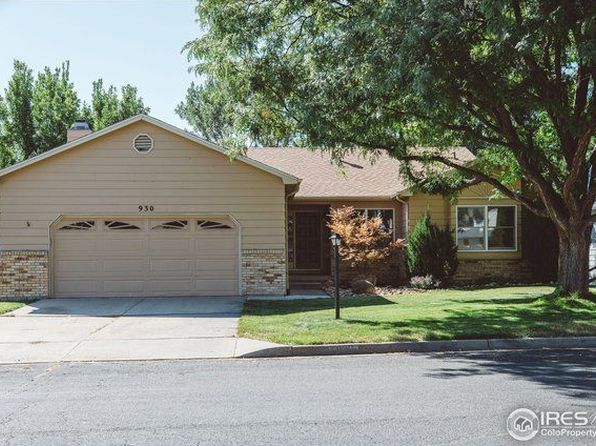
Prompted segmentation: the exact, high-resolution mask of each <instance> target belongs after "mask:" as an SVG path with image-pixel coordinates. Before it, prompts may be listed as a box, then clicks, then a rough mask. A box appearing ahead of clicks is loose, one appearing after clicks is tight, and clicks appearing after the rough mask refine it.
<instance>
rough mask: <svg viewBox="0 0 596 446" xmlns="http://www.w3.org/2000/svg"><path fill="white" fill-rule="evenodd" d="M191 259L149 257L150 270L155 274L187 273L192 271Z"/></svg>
mask: <svg viewBox="0 0 596 446" xmlns="http://www.w3.org/2000/svg"><path fill="white" fill-rule="evenodd" d="M192 263H193V261H192V259H151V260H150V270H151V272H152V273H156V274H177V275H181V274H182V275H188V274H189V273H192Z"/></svg>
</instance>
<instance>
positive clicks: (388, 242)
mask: <svg viewBox="0 0 596 446" xmlns="http://www.w3.org/2000/svg"><path fill="white" fill-rule="evenodd" d="M328 226H329V229H331V231H333V232H335V233H336V234H337V235H338V236H339V237H340V238H341V240H342V242H341V246H340V248H339V256H340V258H341V259H342V260H344V261H346V262H348V263H349V266H350V268H351V269H353V270H354V271H355V272H356V274H357V276H358V278H361V279H366V280H369V281H371V282H372V283H373V284H376V268H377V267H378V266H379V265H380V264H381V263H383V262H384V261H386V260H387V259H388V258H389V257H390V256H391V255H392V254H393V253H394V252H395V251H396V250H397V249H399V248H401V247H403V246H404V244H403V240H401V239H398V240H395V241H393V235H392V234H391V233H390V232H387V230H386V229H384V226H383V220H382V219H381V218H380V217H374V218H369V219H367V218H365V217H364V216H363V215H361V214H359V213H357V212H355V211H354V208H353V207H349V206H344V207H341V208H335V209H331V212H330V214H329V224H328Z"/></svg>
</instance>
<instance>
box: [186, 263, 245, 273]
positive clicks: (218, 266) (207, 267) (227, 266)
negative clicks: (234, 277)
mask: <svg viewBox="0 0 596 446" xmlns="http://www.w3.org/2000/svg"><path fill="white" fill-rule="evenodd" d="M236 262H237V260H236V259H205V260H197V261H196V262H195V270H194V271H195V273H196V274H201V273H203V272H217V273H221V274H223V273H226V272H230V271H234V272H235V271H236Z"/></svg>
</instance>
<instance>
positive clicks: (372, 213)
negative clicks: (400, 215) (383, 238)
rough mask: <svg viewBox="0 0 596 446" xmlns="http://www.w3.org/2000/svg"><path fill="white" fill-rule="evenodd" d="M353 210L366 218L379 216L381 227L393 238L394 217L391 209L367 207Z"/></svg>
mask: <svg viewBox="0 0 596 446" xmlns="http://www.w3.org/2000/svg"><path fill="white" fill-rule="evenodd" d="M355 212H357V213H359V214H360V215H363V216H364V217H365V218H366V220H368V219H369V218H375V217H381V220H382V222H383V229H385V230H386V231H387V232H390V233H391V234H392V236H393V238H395V218H394V213H393V209H373V208H367V209H356V210H355Z"/></svg>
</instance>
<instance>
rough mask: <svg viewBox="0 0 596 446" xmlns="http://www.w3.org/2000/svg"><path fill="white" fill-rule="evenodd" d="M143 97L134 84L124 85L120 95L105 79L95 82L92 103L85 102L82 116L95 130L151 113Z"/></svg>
mask: <svg viewBox="0 0 596 446" xmlns="http://www.w3.org/2000/svg"><path fill="white" fill-rule="evenodd" d="M149 111H150V109H149V107H146V106H145V104H144V102H143V98H140V97H139V96H138V91H137V89H136V88H135V87H133V86H132V85H125V86H123V87H122V89H121V92H120V97H118V90H117V89H116V87H114V86H113V85H110V86H109V87H108V88H105V87H104V84H103V79H98V80H96V81H95V82H93V92H92V96H91V104H90V105H89V104H87V103H85V104H83V108H82V112H81V114H82V116H83V119H85V120H86V121H87V122H88V123H89V125H90V126H91V128H92V129H93V130H101V129H103V128H104V127H107V126H109V125H112V124H115V123H116V122H120V121H122V120H124V119H126V118H130V117H131V116H135V115H138V114H147V113H149Z"/></svg>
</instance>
